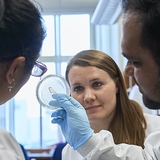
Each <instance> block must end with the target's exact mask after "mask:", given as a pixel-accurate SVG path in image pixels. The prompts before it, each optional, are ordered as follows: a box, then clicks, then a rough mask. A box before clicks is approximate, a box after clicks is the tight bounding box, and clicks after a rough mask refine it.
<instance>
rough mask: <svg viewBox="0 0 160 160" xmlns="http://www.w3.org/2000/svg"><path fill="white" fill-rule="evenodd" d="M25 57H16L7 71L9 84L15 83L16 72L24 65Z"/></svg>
mask: <svg viewBox="0 0 160 160" xmlns="http://www.w3.org/2000/svg"><path fill="white" fill-rule="evenodd" d="M24 61H25V57H22V56H21V57H17V58H15V59H14V60H13V61H12V62H11V63H10V64H9V66H8V70H7V72H6V79H7V81H8V84H12V83H13V79H15V76H16V75H15V74H16V72H17V71H18V70H20V69H21V67H22V66H23V65H24V63H23V62H24Z"/></svg>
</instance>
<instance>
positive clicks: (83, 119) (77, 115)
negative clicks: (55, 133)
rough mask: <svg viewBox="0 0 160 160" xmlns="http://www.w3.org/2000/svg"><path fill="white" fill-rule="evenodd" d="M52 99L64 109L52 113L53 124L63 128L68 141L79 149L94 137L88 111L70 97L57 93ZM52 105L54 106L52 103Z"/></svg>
mask: <svg viewBox="0 0 160 160" xmlns="http://www.w3.org/2000/svg"><path fill="white" fill-rule="evenodd" d="M52 97H53V98H54V99H56V100H57V101H58V103H59V106H60V107H62V108H60V109H57V110H55V111H54V112H53V113H52V115H51V117H53V119H52V123H57V124H59V125H60V126H61V129H62V132H63V134H64V137H65V138H66V141H67V142H68V143H69V144H70V145H71V146H72V147H73V148H74V149H77V148H78V147H79V146H81V145H82V144H83V143H85V142H86V141H87V140H88V139H89V138H90V137H91V136H92V135H93V130H92V129H91V127H90V124H89V120H88V117H87V114H86V111H85V109H84V108H83V106H81V104H80V103H79V102H77V101H76V100H75V99H73V98H72V97H70V96H67V95H65V94H61V93H57V94H53V95H52ZM50 105H52V101H51V102H50Z"/></svg>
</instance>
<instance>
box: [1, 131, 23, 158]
mask: <svg viewBox="0 0 160 160" xmlns="http://www.w3.org/2000/svg"><path fill="white" fill-rule="evenodd" d="M0 160H24V155H23V152H22V150H21V148H20V145H19V143H18V142H17V141H16V140H15V138H14V137H13V136H12V135H11V134H10V133H9V132H7V131H5V130H3V129H0Z"/></svg>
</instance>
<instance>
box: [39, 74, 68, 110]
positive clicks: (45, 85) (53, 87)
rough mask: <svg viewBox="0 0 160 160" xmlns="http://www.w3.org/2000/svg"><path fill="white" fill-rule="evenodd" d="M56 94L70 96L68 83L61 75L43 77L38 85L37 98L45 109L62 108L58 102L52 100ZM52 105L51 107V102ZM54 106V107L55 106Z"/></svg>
mask: <svg viewBox="0 0 160 160" xmlns="http://www.w3.org/2000/svg"><path fill="white" fill-rule="evenodd" d="M54 93H64V94H66V95H68V96H69V95H70V88H69V85H68V82H67V81H66V80H65V79H64V78H63V77H61V76H59V75H54V74H50V75H47V76H45V77H43V78H42V79H41V80H40V81H39V82H38V84H37V87H36V97H37V100H38V102H39V103H40V104H41V105H42V106H43V107H45V108H47V109H51V110H55V109H58V108H60V106H59V105H58V103H57V101H56V100H55V99H53V98H52V94H54ZM51 101H52V102H54V103H52V105H50V104H49V103H50V102H51ZM53 104H54V105H53Z"/></svg>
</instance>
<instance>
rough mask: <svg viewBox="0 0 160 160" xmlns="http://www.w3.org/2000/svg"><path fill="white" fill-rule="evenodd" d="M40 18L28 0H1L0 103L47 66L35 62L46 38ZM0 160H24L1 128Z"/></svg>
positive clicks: (13, 140)
mask: <svg viewBox="0 0 160 160" xmlns="http://www.w3.org/2000/svg"><path fill="white" fill-rule="evenodd" d="M45 35H46V31H45V27H44V23H43V19H42V17H41V14H40V12H39V10H38V9H37V7H35V5H34V4H33V3H32V2H31V1H29V0H0V105H1V104H3V103H5V102H7V101H8V100H9V99H11V98H12V97H13V96H14V95H15V94H16V93H17V92H18V91H19V90H20V89H21V87H22V86H23V85H24V84H25V83H26V82H27V81H28V79H29V78H30V76H31V75H33V76H42V75H43V74H44V73H45V71H46V70H47V68H46V66H45V65H43V64H42V63H40V62H38V61H36V60H37V58H38V57H39V52H40V49H41V47H42V43H43V40H44V38H45ZM0 159H1V160H24V159H25V157H24V155H23V152H22V149H21V147H20V145H19V144H18V143H17V141H16V140H15V139H14V138H13V136H12V135H11V134H9V133H8V132H6V131H5V130H3V129H0Z"/></svg>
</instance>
